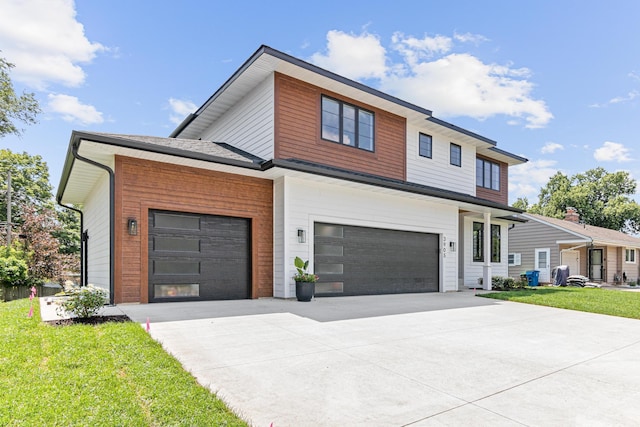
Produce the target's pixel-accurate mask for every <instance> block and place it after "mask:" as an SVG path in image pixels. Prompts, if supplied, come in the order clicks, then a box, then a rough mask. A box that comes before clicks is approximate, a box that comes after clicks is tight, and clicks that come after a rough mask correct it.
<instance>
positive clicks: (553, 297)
mask: <svg viewBox="0 0 640 427" xmlns="http://www.w3.org/2000/svg"><path fill="white" fill-rule="evenodd" d="M479 296H482V297H486V298H494V299H500V300H505V301H516V302H524V303H527V304H536V305H545V306H548V307H556V308H565V309H568V310H578V311H586V312H589V313H598V314H608V315H610V316H618V317H629V318H631V319H640V293H639V292H624V291H618V290H609V289H599V288H571V287H567V288H553V287H539V288H529V289H524V290H519V291H509V292H500V293H489V294H482V295H479Z"/></svg>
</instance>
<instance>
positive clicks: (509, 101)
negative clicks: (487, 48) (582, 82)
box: [311, 30, 553, 128]
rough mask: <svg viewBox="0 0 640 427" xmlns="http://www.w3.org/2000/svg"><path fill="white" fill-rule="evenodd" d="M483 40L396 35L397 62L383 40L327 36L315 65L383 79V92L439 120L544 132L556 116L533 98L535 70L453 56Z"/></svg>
mask: <svg viewBox="0 0 640 427" xmlns="http://www.w3.org/2000/svg"><path fill="white" fill-rule="evenodd" d="M472 40H482V36H479V35H468V34H463V35H454V38H450V37H446V36H442V35H437V36H435V37H429V36H425V37H423V38H421V39H418V38H415V37H412V36H405V35H404V34H402V33H399V32H397V33H395V34H394V35H393V37H392V39H391V48H392V52H395V53H396V54H398V55H399V58H400V60H399V61H396V62H393V61H392V60H391V59H390V57H389V54H388V52H387V50H386V49H385V48H384V47H383V46H382V44H381V41H380V39H379V38H378V37H377V36H375V35H372V34H369V33H363V34H361V35H353V34H346V33H343V32H341V31H335V30H334V31H330V32H329V33H328V34H327V53H326V54H321V53H316V54H314V55H312V56H311V61H312V62H313V63H315V64H316V65H319V66H321V67H323V68H327V69H329V70H332V71H334V72H336V73H339V74H342V75H345V76H347V77H350V78H352V79H369V78H373V79H377V80H378V82H379V87H380V89H381V90H384V91H386V92H388V93H391V94H393V95H395V96H398V97H400V98H402V99H405V100H407V101H410V102H412V103H414V104H417V105H421V106H424V107H425V108H429V109H432V110H433V111H434V114H435V115H436V116H438V117H451V116H469V117H473V118H476V119H479V120H483V119H487V118H489V117H492V116H496V115H506V116H508V117H509V122H511V123H514V119H517V120H516V122H517V123H522V121H524V123H525V126H526V127H528V128H539V127H544V126H545V125H546V124H547V123H548V122H549V121H550V120H551V119H552V118H553V115H552V114H551V112H550V111H549V109H548V108H547V105H546V104H545V102H544V101H542V100H537V99H535V98H534V97H533V96H532V91H533V88H534V85H533V83H531V82H530V81H529V80H527V79H528V78H529V77H530V74H531V72H530V70H528V69H527V68H514V67H513V66H512V64H506V65H499V64H485V63H484V62H482V61H481V60H480V59H478V58H477V57H475V56H473V55H471V54H468V53H452V50H453V49H454V48H455V41H460V42H465V41H472Z"/></svg>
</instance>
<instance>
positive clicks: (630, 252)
mask: <svg viewBox="0 0 640 427" xmlns="http://www.w3.org/2000/svg"><path fill="white" fill-rule="evenodd" d="M624 262H629V263H633V264H635V262H636V250H635V249H625V250H624Z"/></svg>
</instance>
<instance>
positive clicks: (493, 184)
mask: <svg viewBox="0 0 640 427" xmlns="http://www.w3.org/2000/svg"><path fill="white" fill-rule="evenodd" d="M487 166H488V167H489V171H488V175H489V176H488V177H487ZM494 173H497V179H495V180H494ZM500 173H501V172H500V164H499V163H496V162H492V161H490V160H485V159H481V158H478V157H476V187H482V188H486V189H488V190H495V191H500ZM487 180H488V182H487ZM478 181H480V182H478Z"/></svg>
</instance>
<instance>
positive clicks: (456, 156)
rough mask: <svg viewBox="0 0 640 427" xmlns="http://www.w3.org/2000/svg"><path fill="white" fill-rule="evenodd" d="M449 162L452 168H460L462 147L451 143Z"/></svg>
mask: <svg viewBox="0 0 640 427" xmlns="http://www.w3.org/2000/svg"><path fill="white" fill-rule="evenodd" d="M450 147H451V148H450V149H449V151H450V162H451V164H452V165H453V166H462V147H460V146H459V145H458V144H454V143H453V142H452V143H451V146H450Z"/></svg>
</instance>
